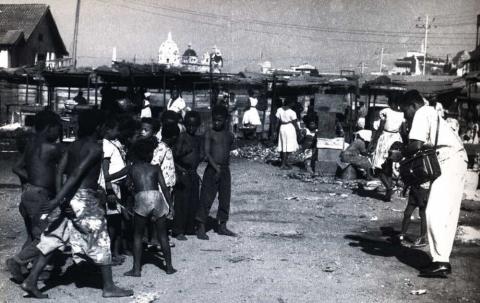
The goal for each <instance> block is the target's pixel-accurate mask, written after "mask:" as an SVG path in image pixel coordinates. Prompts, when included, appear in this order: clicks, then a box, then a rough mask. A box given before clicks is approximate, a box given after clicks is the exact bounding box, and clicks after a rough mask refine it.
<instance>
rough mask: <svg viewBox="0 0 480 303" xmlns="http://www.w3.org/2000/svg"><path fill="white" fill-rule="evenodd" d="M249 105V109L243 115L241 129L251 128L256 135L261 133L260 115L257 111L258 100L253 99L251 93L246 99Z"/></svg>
mask: <svg viewBox="0 0 480 303" xmlns="http://www.w3.org/2000/svg"><path fill="white" fill-rule="evenodd" d="M248 101H249V103H250V106H249V108H248V109H247V110H246V111H245V112H244V113H243V119H242V125H243V127H251V128H252V129H253V128H254V129H255V133H256V134H257V135H258V133H259V132H261V131H262V128H261V125H262V121H261V120H260V115H259V114H258V110H257V103H258V99H257V98H255V97H254V95H253V93H250V97H249V98H248Z"/></svg>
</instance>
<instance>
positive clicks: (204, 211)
mask: <svg viewBox="0 0 480 303" xmlns="http://www.w3.org/2000/svg"><path fill="white" fill-rule="evenodd" d="M227 115H228V112H227V109H226V108H225V107H223V106H215V107H214V108H213V109H212V129H209V130H207V131H206V133H205V142H204V144H205V156H206V158H207V161H208V165H207V168H206V169H205V173H204V174H203V181H202V188H201V190H200V206H199V208H198V212H197V215H196V220H197V222H198V228H197V238H198V239H201V240H208V239H209V238H208V236H207V234H206V230H205V223H206V221H207V217H208V214H209V212H210V208H212V204H213V201H214V200H215V197H216V195H217V193H218V211H217V220H218V222H219V223H220V225H219V229H218V234H220V235H225V236H230V237H235V236H236V234H235V233H234V232H232V231H231V230H229V229H227V221H228V215H229V213H230V195H231V175H230V166H229V165H230V150H231V148H232V146H233V142H234V136H233V134H232V133H231V132H230V131H228V129H227V127H226V126H227V125H226V121H227Z"/></svg>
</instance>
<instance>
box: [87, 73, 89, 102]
mask: <svg viewBox="0 0 480 303" xmlns="http://www.w3.org/2000/svg"><path fill="white" fill-rule="evenodd" d="M87 104H90V75H88V77H87Z"/></svg>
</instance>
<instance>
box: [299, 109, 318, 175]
mask: <svg viewBox="0 0 480 303" xmlns="http://www.w3.org/2000/svg"><path fill="white" fill-rule="evenodd" d="M303 121H304V122H305V125H306V128H305V129H304V130H303V131H302V133H303V138H302V149H303V152H302V156H303V164H304V166H305V170H306V171H307V172H308V173H312V174H313V168H315V160H316V156H317V125H318V116H317V115H316V114H309V115H306V116H305V117H304V119H303Z"/></svg>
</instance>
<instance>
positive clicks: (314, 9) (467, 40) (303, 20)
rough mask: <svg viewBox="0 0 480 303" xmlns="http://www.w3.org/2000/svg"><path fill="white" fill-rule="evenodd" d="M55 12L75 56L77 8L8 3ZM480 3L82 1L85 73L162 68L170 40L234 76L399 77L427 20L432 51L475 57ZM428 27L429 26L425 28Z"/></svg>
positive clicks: (53, 1)
mask: <svg viewBox="0 0 480 303" xmlns="http://www.w3.org/2000/svg"><path fill="white" fill-rule="evenodd" d="M0 3H46V4H49V5H50V8H51V11H52V13H53V16H54V18H55V20H56V22H57V26H58V27H59V30H60V34H61V35H62V38H63V40H64V42H65V45H66V46H67V49H68V50H69V51H70V52H71V49H72V38H73V28H74V19H75V6H76V0H41V1H38V0H0ZM478 13H480V1H478V0H421V1H420V0H402V1H397V0H364V1H362V0H291V1H286V0H197V1H195V0H177V1H165V0H164V1H161V0H81V9H80V27H79V42H78V56H79V64H80V65H82V66H84V65H93V66H98V65H103V64H109V62H110V60H111V57H112V47H114V46H116V47H117V58H118V59H125V60H128V61H132V60H133V58H134V56H135V57H136V59H137V62H150V61H151V60H156V58H157V53H158V48H159V46H160V44H161V43H162V42H163V41H165V39H166V38H167V33H168V32H169V31H171V32H172V36H173V40H174V41H175V42H177V44H178V46H179V48H180V52H183V51H184V50H185V49H186V47H187V44H188V43H189V42H191V43H192V45H193V49H195V50H196V51H197V53H199V54H203V53H204V52H205V51H207V50H210V49H211V48H212V47H213V45H217V46H218V48H219V49H220V50H221V51H222V53H223V56H224V60H225V69H226V70H227V71H233V72H237V71H241V70H244V69H245V68H248V69H249V70H258V69H259V67H258V65H257V64H258V63H260V62H262V61H266V60H268V61H271V62H272V64H273V66H274V67H289V66H290V65H295V64H302V63H306V62H308V63H310V64H313V65H315V66H317V68H318V69H319V70H320V71H330V72H332V71H338V70H340V69H354V68H357V67H358V66H359V64H360V63H361V62H362V61H363V62H365V63H366V66H367V67H368V69H367V70H366V71H378V69H379V53H380V49H381V48H382V47H383V48H384V53H385V57H384V63H385V64H386V65H387V66H388V67H389V68H391V67H392V63H393V61H394V59H395V58H399V57H403V56H404V55H406V51H407V50H418V51H419V50H420V45H421V43H422V39H423V36H424V29H422V28H417V27H416V25H417V24H418V25H424V24H425V15H427V14H428V15H429V18H430V20H431V19H432V18H433V17H435V20H434V21H433V23H432V27H431V29H430V34H429V39H428V50H429V53H430V54H432V55H438V56H442V57H445V56H446V55H447V54H451V55H454V54H455V53H457V52H458V51H460V50H472V49H473V48H474V47H475V33H476V14H478ZM419 17H421V18H422V20H420V21H419V20H418V18H419Z"/></svg>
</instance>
